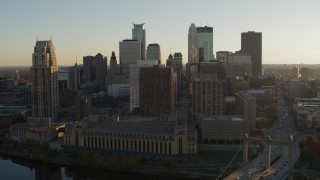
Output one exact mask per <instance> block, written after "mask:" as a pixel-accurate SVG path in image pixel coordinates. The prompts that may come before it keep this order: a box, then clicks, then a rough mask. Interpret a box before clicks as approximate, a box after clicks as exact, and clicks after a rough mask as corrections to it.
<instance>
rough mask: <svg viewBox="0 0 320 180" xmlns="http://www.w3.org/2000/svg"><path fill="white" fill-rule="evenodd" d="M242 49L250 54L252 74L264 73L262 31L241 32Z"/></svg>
mask: <svg viewBox="0 0 320 180" xmlns="http://www.w3.org/2000/svg"><path fill="white" fill-rule="evenodd" d="M241 51H242V52H245V53H248V54H250V56H251V61H252V74H253V75H255V76H259V75H261V74H262V33H261V32H254V31H248V32H243V33H241Z"/></svg>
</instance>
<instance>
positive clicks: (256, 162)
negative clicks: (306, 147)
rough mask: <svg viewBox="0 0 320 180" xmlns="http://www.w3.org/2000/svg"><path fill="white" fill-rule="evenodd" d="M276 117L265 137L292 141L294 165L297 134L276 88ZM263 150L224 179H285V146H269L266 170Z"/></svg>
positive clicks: (297, 151) (279, 90)
mask: <svg viewBox="0 0 320 180" xmlns="http://www.w3.org/2000/svg"><path fill="white" fill-rule="evenodd" d="M277 101H278V107H277V108H278V109H277V110H278V111H277V112H278V117H279V120H278V121H277V122H276V123H275V124H274V126H273V127H272V128H271V129H264V130H263V131H264V133H265V137H266V138H269V137H270V138H271V139H272V140H279V141H288V140H289V141H290V139H292V140H293V156H292V157H293V158H292V159H293V162H292V164H295V163H296V162H297V161H298V159H299V157H300V149H299V143H298V141H297V137H298V133H297V132H296V130H295V129H294V122H293V120H292V117H291V116H290V114H289V113H288V107H287V106H286V105H285V103H284V100H283V93H282V90H281V89H280V88H278V94H277ZM265 153H267V151H266V146H264V150H263V152H262V153H260V154H259V155H258V156H257V157H256V158H255V159H253V160H252V161H250V162H247V163H245V164H243V165H242V166H241V167H240V168H239V169H237V170H236V171H234V172H232V174H230V175H229V176H228V177H227V178H226V179H285V178H286V177H287V176H288V170H289V164H288V162H289V153H288V146H287V145H282V144H279V145H272V146H271V162H273V164H271V165H270V168H268V169H267V168H266V164H265Z"/></svg>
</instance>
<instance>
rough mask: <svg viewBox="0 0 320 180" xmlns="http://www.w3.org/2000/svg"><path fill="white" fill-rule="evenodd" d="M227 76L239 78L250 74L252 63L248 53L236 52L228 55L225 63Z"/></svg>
mask: <svg viewBox="0 0 320 180" xmlns="http://www.w3.org/2000/svg"><path fill="white" fill-rule="evenodd" d="M227 67H228V68H227V74H228V76H233V77H237V76H241V77H244V76H246V75H249V74H252V61H251V56H250V55H249V54H248V53H243V52H241V51H237V52H235V53H230V55H229V58H228V63H227Z"/></svg>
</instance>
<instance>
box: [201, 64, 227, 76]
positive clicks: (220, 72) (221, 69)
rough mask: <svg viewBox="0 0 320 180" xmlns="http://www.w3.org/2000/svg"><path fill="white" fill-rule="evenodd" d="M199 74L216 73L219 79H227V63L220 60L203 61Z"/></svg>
mask: <svg viewBox="0 0 320 180" xmlns="http://www.w3.org/2000/svg"><path fill="white" fill-rule="evenodd" d="M199 74H216V75H217V78H218V79H225V78H226V68H225V64H224V62H218V61H210V62H201V63H199Z"/></svg>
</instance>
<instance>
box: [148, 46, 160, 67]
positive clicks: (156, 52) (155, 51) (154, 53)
mask: <svg viewBox="0 0 320 180" xmlns="http://www.w3.org/2000/svg"><path fill="white" fill-rule="evenodd" d="M147 60H158V61H159V63H158V64H161V52H160V46H159V44H149V45H148V48H147Z"/></svg>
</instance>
